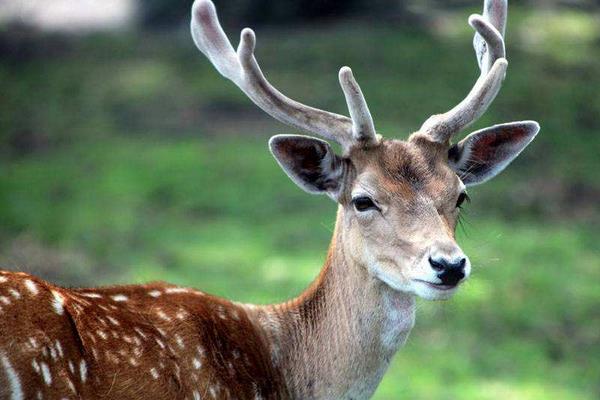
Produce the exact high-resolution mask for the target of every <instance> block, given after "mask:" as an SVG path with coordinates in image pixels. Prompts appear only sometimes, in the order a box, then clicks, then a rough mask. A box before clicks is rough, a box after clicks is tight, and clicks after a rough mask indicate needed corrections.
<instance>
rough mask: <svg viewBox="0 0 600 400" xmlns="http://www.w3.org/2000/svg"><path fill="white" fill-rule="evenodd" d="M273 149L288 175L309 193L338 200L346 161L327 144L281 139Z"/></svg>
mask: <svg viewBox="0 0 600 400" xmlns="http://www.w3.org/2000/svg"><path fill="white" fill-rule="evenodd" d="M269 148H270V149H271V152H272V153H273V156H275V159H276V160H277V162H278V163H279V165H280V166H281V168H283V170H284V171H285V173H286V174H287V175H288V176H289V177H290V178H291V179H292V180H293V181H294V182H295V183H296V184H297V185H298V186H300V187H301V188H302V189H304V190H305V191H307V192H308V193H315V194H327V195H329V196H330V197H331V198H333V199H334V200H337V199H338V196H339V194H340V192H341V188H342V184H343V180H344V171H345V170H346V168H344V161H343V159H342V158H341V157H338V156H337V155H336V154H335V153H334V152H333V149H332V148H331V146H329V144H328V143H327V142H325V141H323V140H320V139H315V138H311V137H307V136H299V135H277V136H273V137H272V138H271V140H270V141H269Z"/></svg>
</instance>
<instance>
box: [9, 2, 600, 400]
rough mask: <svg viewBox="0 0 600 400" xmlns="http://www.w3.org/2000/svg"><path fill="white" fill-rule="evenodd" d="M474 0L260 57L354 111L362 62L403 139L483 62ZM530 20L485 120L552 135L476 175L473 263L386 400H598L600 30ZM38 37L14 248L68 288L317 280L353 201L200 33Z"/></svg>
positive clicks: (266, 289) (268, 47)
mask: <svg viewBox="0 0 600 400" xmlns="http://www.w3.org/2000/svg"><path fill="white" fill-rule="evenodd" d="M467 14H468V13H467V12H466V11H465V12H463V11H461V12H460V14H459V13H457V14H456V15H455V16H451V17H449V18H446V19H444V23H443V24H440V25H436V28H435V29H432V30H431V31H424V30H423V31H422V30H418V29H414V28H407V27H394V26H389V25H387V26H378V27H371V26H366V25H360V24H359V25H356V24H354V25H349V24H338V25H328V26H321V27H317V28H312V29H307V30H287V29H286V30H276V31H271V30H259V31H258V38H259V44H258V49H257V52H258V58H259V60H261V64H262V65H263V68H264V70H265V71H266V73H267V75H268V76H269V79H271V80H272V81H273V82H274V84H275V85H276V86H277V87H279V88H281V89H282V90H283V91H284V92H285V93H287V94H290V95H292V96H293V97H294V98H297V99H300V100H302V101H303V102H306V103H308V104H311V105H316V106H318V107H321V108H325V109H330V110H333V111H336V112H341V113H344V112H345V105H344V100H343V95H342V93H341V90H340V89H339V87H338V83H337V79H336V71H337V69H338V68H339V66H341V65H344V64H346V65H351V66H353V68H354V71H355V75H356V77H357V79H358V80H359V81H360V83H361V85H362V87H363V90H364V92H365V94H366V96H367V98H368V101H369V104H370V107H371V109H372V111H373V112H374V116H375V120H376V122H377V127H378V129H379V131H380V132H381V133H382V134H383V135H384V136H387V137H405V136H406V135H407V134H408V133H409V132H410V131H411V130H415V129H416V128H418V126H419V125H420V123H421V122H423V121H424V120H425V119H426V117H427V116H429V115H430V114H433V113H437V112H440V111H443V110H445V109H447V108H448V107H450V106H451V105H452V104H454V103H456V102H457V101H459V100H460V98H461V97H462V96H463V95H464V94H465V92H466V91H467V90H468V89H469V88H470V86H471V84H472V83H473V81H474V79H475V78H476V67H475V60H474V57H473V55H472V51H471V48H470V43H469V42H470V32H468V30H467V29H466V28H465V27H464V26H465V23H464V20H465V18H466V15H467ZM459 15H460V17H459ZM511 15H512V16H514V18H513V19H512V20H511V21H512V22H511V26H510V35H509V44H508V49H509V57H510V63H511V64H510V67H509V72H508V78H507V81H506V84H505V86H504V88H503V91H502V93H501V95H500V96H499V98H498V99H497V101H496V102H495V104H494V105H493V107H492V109H491V110H490V111H489V112H488V114H486V116H485V117H484V118H483V120H482V121H481V122H480V123H478V124H477V126H476V127H475V128H473V129H476V128H477V127H483V126H485V125H489V124H492V123H499V122H504V121H508V120H517V119H537V120H539V121H540V122H541V124H542V127H543V130H542V132H541V133H540V136H539V138H538V139H537V140H536V141H535V142H534V143H533V144H532V145H531V147H530V148H529V149H527V150H526V152H525V153H524V154H523V155H522V156H521V157H520V158H519V159H518V160H517V161H516V162H515V164H514V165H512V166H511V167H510V168H509V169H508V170H507V171H506V172H505V173H503V174H502V175H501V176H500V177H498V178H496V179H495V180H494V181H493V182H492V183H489V184H486V185H485V186H482V187H481V188H476V189H475V188H474V189H473V190H471V197H472V198H473V203H472V204H471V205H469V206H468V207H467V210H466V223H465V228H464V231H463V230H460V231H459V239H460V242H461V244H462V245H463V246H464V248H465V250H466V252H467V253H468V254H469V255H470V256H471V258H472V260H473V263H474V266H475V267H474V271H475V272H474V276H473V278H472V279H471V280H470V282H469V283H468V284H467V285H465V287H464V288H463V289H462V290H461V291H460V293H459V294H458V295H457V296H456V298H455V299H454V300H452V301H450V302H447V303H427V302H419V308H418V319H417V326H416V328H415V330H414V332H413V334H412V335H411V338H410V339H409V342H408V344H407V346H406V347H405V348H404V349H403V350H402V351H401V352H400V353H399V354H398V356H397V357H396V359H395V361H394V363H393V365H392V367H391V370H390V371H389V373H388V374H387V375H386V378H385V380H384V382H383V383H382V386H381V387H380V389H379V391H378V392H377V396H376V398H377V399H393V398H394V399H395V398H398V397H406V398H415V399H519V400H521V399H539V398H545V399H561V400H562V399H567V400H568V399H577V400H584V399H585V400H587V399H596V398H598V396H599V395H600V392H599V390H600V388H599V387H598V376H599V375H600V337H599V336H600V314H599V313H598V311H597V308H598V304H599V303H600V291H599V290H598V282H599V281H600V261H599V260H600V254H599V252H598V246H597V237H598V235H599V234H600V231H599V230H598V226H600V224H598V222H600V218H599V216H598V209H597V204H598V203H599V197H598V196H599V194H598V193H599V191H600V180H599V179H598V177H597V171H598V154H599V152H600V149H599V144H600V140H598V130H599V128H600V123H599V122H598V119H597V118H598V115H600V97H599V96H598V93H597V88H598V87H600V74H598V72H597V71H598V64H599V63H600V54H599V53H600V48H598V46H597V42H598V35H599V33H598V32H597V30H596V29H595V28H594V26H593V25H592V24H590V19H589V17H587V16H586V15H585V14H576V15H575V14H573V15H569V16H568V18H567V19H566V20H562V19H560V18H558V19H556V18H555V19H550V20H548V21H549V22H548V23H546V24H537V23H536V24H533V23H530V21H534V20H535V21H537V20H539V19H536V18H539V15H537V14H535V13H532V12H530V11H528V10H514V12H513V14H511ZM563 21H567V22H568V24H569V25H573V26H576V27H579V26H582V27H584V28H585V29H584V30H583V31H580V30H578V29H574V28H573V29H572V28H569V27H566V26H561V25H560V24H561V23H562V22H563ZM582 21H583V22H582ZM532 32H533V33H534V35H533V38H544V39H536V40H534V41H528V38H530V36H528V33H532ZM569 35H571V36H569ZM231 36H232V37H235V35H234V34H232V35H231ZM548 37H550V38H556V39H560V40H556V41H554V40H553V42H552V43H553V44H552V45H549V41H550V39H546V38H548ZM28 40H30V42H28V43H30V44H33V47H29V51H27V52H17V53H10V54H6V57H3V58H2V59H1V61H0V110H1V112H0V156H1V158H0V261H2V262H3V263H5V264H6V265H8V266H9V267H12V268H18V269H21V270H31V271H33V272H36V273H40V274H41V275H43V276H45V277H49V278H51V279H52V280H53V281H56V282H59V283H63V284H81V285H99V284H108V283H114V282H131V281H136V282H146V281H149V280H158V279H160V280H166V281H170V282H173V283H177V284H182V285H190V286H196V287H199V288H202V289H203V290H206V291H208V292H212V293H215V294H218V295H222V296H226V297H229V298H232V299H235V300H239V301H244V302H258V303H267V302H277V301H281V300H283V299H287V298H290V297H292V296H295V295H296V294H298V293H299V292H300V291H301V290H302V289H303V288H305V287H306V286H307V284H308V283H309V282H310V281H311V279H312V278H313V277H314V276H315V275H316V273H317V271H318V269H319V267H320V265H321V263H322V260H323V258H324V256H325V251H326V248H327V244H328V241H329V238H330V236H331V231H332V229H333V222H334V216H335V205H334V204H333V203H332V202H331V201H329V200H327V199H325V198H320V197H312V196H309V195H306V194H304V193H303V192H301V191H300V190H299V189H297V188H296V187H295V186H294V185H293V184H292V183H291V182H289V180H288V179H287V177H285V175H284V174H283V172H281V171H280V170H279V169H278V167H277V166H276V163H275V161H274V160H273V159H272V158H271V156H270V155H269V154H268V151H267V147H266V141H267V139H268V137H269V135H271V134H275V133H283V132H289V129H288V128H285V129H286V130H282V126H281V125H279V124H277V123H275V122H271V121H270V120H269V119H268V118H267V117H263V116H262V115H261V113H260V112H258V111H256V110H255V108H254V106H253V105H252V104H250V102H249V101H248V100H247V99H246V98H245V97H244V96H242V95H241V94H239V93H238V90H237V89H236V88H235V87H233V85H231V84H229V83H227V82H225V81H224V80H223V79H221V78H220V77H219V76H218V75H217V73H216V72H215V71H214V70H213V69H212V67H210V66H209V65H208V63H207V62H206V61H205V60H204V59H203V58H202V57H201V56H199V55H198V54H197V53H196V51H195V50H194V49H193V48H192V45H191V41H190V39H189V37H188V34H187V32H183V31H182V32H176V33H162V34H150V33H144V36H137V35H135V34H130V35H127V36H93V37H82V38H79V39H71V40H68V41H65V42H61V44H60V45H55V46H46V44H47V43H46V42H43V41H42V42H37V41H36V40H37V39H36V38H30V39H28ZM35 43H37V47H36V46H35ZM40 43H44V45H41V44H40ZM349 43H351V44H352V45H351V46H350V45H348V44H349ZM573 43H576V44H577V46H579V47H578V48H573ZM49 49H51V51H50V50H49ZM24 253H25V255H24V256H23V254H24Z"/></svg>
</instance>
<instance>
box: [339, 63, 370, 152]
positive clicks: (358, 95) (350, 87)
mask: <svg viewBox="0 0 600 400" xmlns="http://www.w3.org/2000/svg"><path fill="white" fill-rule="evenodd" d="M339 75H340V76H339V78H340V85H341V86H342V90H343V91H344V96H345V97H346V103H347V104H348V111H349V112H350V118H351V119H352V123H353V124H352V136H353V137H354V140H356V141H358V142H361V143H366V144H374V143H376V142H378V141H379V138H378V137H377V133H376V131H375V125H374V124H373V117H371V112H370V111H369V106H368V105H367V101H366V100H365V97H364V95H363V93H362V90H360V86H358V83H356V80H355V79H354V75H353V74H352V70H351V69H350V68H349V67H343V68H342V69H340V74H339Z"/></svg>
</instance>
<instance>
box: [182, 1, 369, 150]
mask: <svg viewBox="0 0 600 400" xmlns="http://www.w3.org/2000/svg"><path fill="white" fill-rule="evenodd" d="M191 31H192V37H193V38H194V42H195V43H196V46H197V47H198V49H200V51H201V52H202V53H204V55H205V56H206V57H208V59H209V60H210V62H211V63H212V64H213V65H214V66H215V68H216V69H217V70H218V71H219V72H220V73H221V74H222V75H223V76H225V77H226V78H228V79H229V80H231V81H232V82H233V83H235V84H236V85H237V86H238V87H239V88H240V89H241V90H242V91H243V92H244V93H245V94H246V95H247V96H248V97H249V98H250V99H251V100H252V101H253V102H254V103H255V104H256V105H258V106H259V107H260V108H261V109H263V110H264V111H265V112H267V113H268V114H269V115H271V116H273V117H274V118H276V119H277V120H279V121H281V122H283V123H285V124H288V125H291V126H294V127H296V128H299V129H302V130H305V131H308V132H311V133H313V134H315V135H318V136H321V137H324V138H326V139H329V140H333V141H335V142H337V143H340V144H341V145H343V146H344V147H346V148H348V147H351V146H352V145H354V144H356V143H360V144H362V145H370V144H373V143H375V142H376V141H377V140H378V139H377V135H376V134H375V127H374V125H373V119H372V118H371V114H370V112H369V108H368V107H367V103H366V101H365V98H364V96H363V94H362V91H361V90H360V87H359V86H358V84H357V83H356V81H355V80H354V77H353V76H352V71H351V70H350V68H348V67H344V68H342V69H341V71H340V84H341V86H342V89H343V91H344V95H345V97H346V102H347V103H348V109H349V111H350V116H351V118H348V117H345V116H343V115H339V114H334V113H331V112H328V111H323V110H319V109H316V108H313V107H309V106H307V105H304V104H302V103H299V102H297V101H295V100H292V99H290V98H288V97H286V96H285V95H283V94H282V93H281V92H279V91H278V90H277V89H275V87H273V86H272V85H271V84H270V83H269V82H268V81H267V79H266V78H265V76H264V75H263V73H262V71H261V69H260V67H259V65H258V62H257V61H256V58H255V57H254V47H255V45H256V36H255V35H254V32H253V31H252V30H251V29H249V28H246V29H244V30H243V31H242V33H241V39H240V44H239V46H238V49H237V52H236V51H235V50H234V49H233V47H232V45H231V43H230V42H229V39H227V36H226V35H225V32H223V28H221V25H220V24H219V20H218V18H217V12H216V10H215V6H214V4H213V3H212V1H210V0H196V2H195V3H194V5H193V7H192V22H191Z"/></svg>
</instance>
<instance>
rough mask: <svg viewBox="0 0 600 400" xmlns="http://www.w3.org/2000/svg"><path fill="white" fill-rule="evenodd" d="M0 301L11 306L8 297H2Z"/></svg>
mask: <svg viewBox="0 0 600 400" xmlns="http://www.w3.org/2000/svg"><path fill="white" fill-rule="evenodd" d="M0 301H1V302H2V303H4V304H6V305H9V304H10V299H9V298H8V297H6V296H0Z"/></svg>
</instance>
